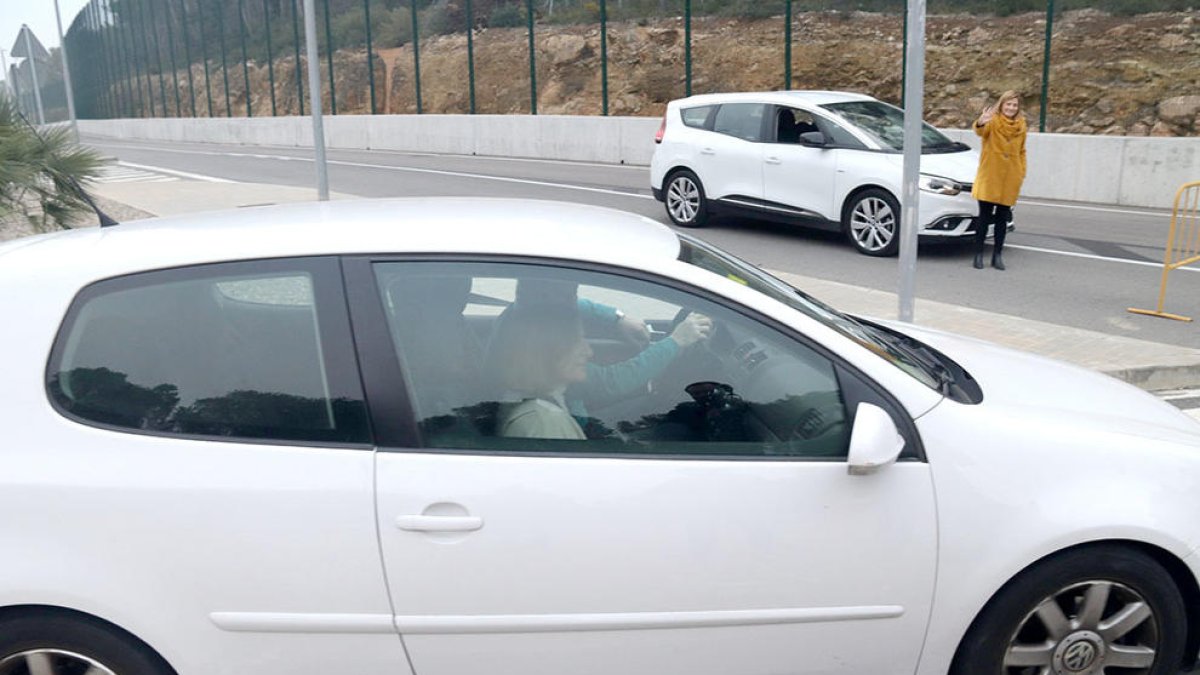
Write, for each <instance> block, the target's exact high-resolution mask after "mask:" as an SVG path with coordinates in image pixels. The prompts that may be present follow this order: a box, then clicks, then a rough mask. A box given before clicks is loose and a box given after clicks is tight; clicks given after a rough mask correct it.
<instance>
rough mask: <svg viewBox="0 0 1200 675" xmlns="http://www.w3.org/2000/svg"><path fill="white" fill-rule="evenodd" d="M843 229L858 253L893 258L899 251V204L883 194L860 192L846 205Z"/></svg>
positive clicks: (874, 189)
mask: <svg viewBox="0 0 1200 675" xmlns="http://www.w3.org/2000/svg"><path fill="white" fill-rule="evenodd" d="M842 227H843V229H845V231H846V236H847V237H848V238H849V239H850V243H852V244H854V248H856V249H858V252H859V253H865V254H866V255H874V256H890V255H896V251H897V250H899V248H900V204H899V202H897V201H896V198H895V197H893V196H892V195H891V193H889V192H887V191H886V190H881V189H879V188H871V189H868V190H863V191H862V192H859V193H858V194H856V195H854V197H853V198H852V199H851V200H850V201H849V202H848V203H847V204H846V208H845V211H843V213H842Z"/></svg>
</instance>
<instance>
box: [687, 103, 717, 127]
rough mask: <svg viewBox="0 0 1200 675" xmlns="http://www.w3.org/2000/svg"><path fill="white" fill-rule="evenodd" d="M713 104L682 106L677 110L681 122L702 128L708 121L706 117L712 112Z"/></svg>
mask: <svg viewBox="0 0 1200 675" xmlns="http://www.w3.org/2000/svg"><path fill="white" fill-rule="evenodd" d="M712 111H713V106H711V105H702V106H699V107H696V108H684V109H682V110H680V111H679V116H680V117H681V118H682V119H683V123H684V124H686V125H687V126H689V127H693V128H696V129H703V128H704V125H705V124H707V123H708V117H709V115H711V114H712Z"/></svg>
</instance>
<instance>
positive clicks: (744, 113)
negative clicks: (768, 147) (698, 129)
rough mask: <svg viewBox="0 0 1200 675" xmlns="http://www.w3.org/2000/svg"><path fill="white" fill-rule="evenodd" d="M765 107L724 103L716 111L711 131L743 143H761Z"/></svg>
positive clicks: (754, 104)
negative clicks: (735, 137)
mask: <svg viewBox="0 0 1200 675" xmlns="http://www.w3.org/2000/svg"><path fill="white" fill-rule="evenodd" d="M765 113H766V106H765V105H763V104H761V103H726V104H725V105H722V106H721V107H720V109H718V110H717V118H716V120H715V121H714V122H713V131H716V132H718V133H722V134H728V135H730V136H737V137H738V138H740V139H742V140H745V141H761V140H762V130H763V116H764V114H765Z"/></svg>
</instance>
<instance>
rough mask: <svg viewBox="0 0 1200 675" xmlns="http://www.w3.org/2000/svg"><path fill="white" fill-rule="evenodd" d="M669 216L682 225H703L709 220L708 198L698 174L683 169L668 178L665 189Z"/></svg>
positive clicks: (665, 202)
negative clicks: (705, 195)
mask: <svg viewBox="0 0 1200 675" xmlns="http://www.w3.org/2000/svg"><path fill="white" fill-rule="evenodd" d="M663 203H664V204H666V207H667V216H668V217H670V219H671V222H672V223H675V224H676V225H678V226H680V227H702V226H703V225H704V223H705V221H707V220H708V200H707V199H705V197H704V186H703V185H701V184H700V179H699V178H697V177H696V174H694V173H692V172H691V171H688V170H687V169H681V170H679V171H676V172H675V173H673V174H671V175H670V176H669V177H668V178H667V186H666V189H664V190H663Z"/></svg>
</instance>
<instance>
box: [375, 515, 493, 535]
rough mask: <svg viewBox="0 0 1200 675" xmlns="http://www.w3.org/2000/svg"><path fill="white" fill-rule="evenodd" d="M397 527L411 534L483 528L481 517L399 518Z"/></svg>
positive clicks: (471, 530)
mask: <svg viewBox="0 0 1200 675" xmlns="http://www.w3.org/2000/svg"><path fill="white" fill-rule="evenodd" d="M396 527H398V528H400V529H401V530H408V531H409V532H474V531H475V530H478V529H479V528H481V527H483V518H480V517H479V516H398V517H397V518H396Z"/></svg>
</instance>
